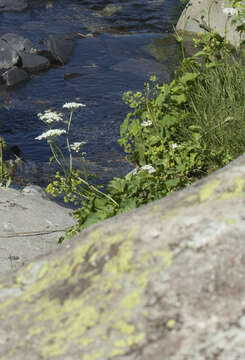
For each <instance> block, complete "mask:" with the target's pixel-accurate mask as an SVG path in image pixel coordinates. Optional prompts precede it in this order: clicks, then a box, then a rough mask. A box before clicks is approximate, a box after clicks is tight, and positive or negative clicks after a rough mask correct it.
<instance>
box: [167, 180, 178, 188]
mask: <svg viewBox="0 0 245 360" xmlns="http://www.w3.org/2000/svg"><path fill="white" fill-rule="evenodd" d="M179 182H180V180H179V178H175V179H170V180H167V181H165V183H166V185H167V186H168V187H170V188H172V187H175V186H177V185H178V184H179Z"/></svg>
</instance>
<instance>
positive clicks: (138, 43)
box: [0, 0, 180, 184]
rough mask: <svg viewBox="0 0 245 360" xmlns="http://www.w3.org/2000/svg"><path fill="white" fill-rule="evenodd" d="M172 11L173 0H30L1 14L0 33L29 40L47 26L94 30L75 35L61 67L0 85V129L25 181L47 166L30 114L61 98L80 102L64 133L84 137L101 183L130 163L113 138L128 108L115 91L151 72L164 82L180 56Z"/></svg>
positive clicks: (176, 8)
mask: <svg viewBox="0 0 245 360" xmlns="http://www.w3.org/2000/svg"><path fill="white" fill-rule="evenodd" d="M179 14H180V3H179V0H145V1H143V0H135V1H129V0H117V1H113V0H111V1H106V0H103V1H100V0H87V1H79V0H76V1H75V0H73V1H72V0H56V1H55V0H54V1H44V0H43V1H42V2H40V1H37V0H32V1H30V8H29V9H28V10H27V11H25V12H23V13H0V21H1V28H0V35H2V34H4V33H6V32H16V33H18V34H20V35H23V36H25V37H27V38H29V39H31V40H32V41H33V42H34V44H35V45H38V43H39V41H40V40H41V39H43V38H45V37H47V35H48V34H51V33H55V34H58V33H59V34H64V33H65V34H67V33H69V34H70V33H77V32H79V33H82V34H88V33H93V34H94V36H93V37H90V38H81V39H78V40H77V41H76V45H75V51H74V54H73V56H72V59H71V61H70V62H69V63H68V64H67V65H65V66H64V67H57V68H55V69H54V68H53V69H51V70H49V71H48V72H46V73H44V74H40V75H32V77H31V80H30V81H29V82H27V83H24V84H22V85H19V86H17V87H16V88H14V89H11V90H6V89H5V88H3V87H1V88H0V120H1V124H0V135H3V136H4V137H5V139H6V141H7V142H8V143H9V145H18V146H19V147H20V149H21V150H22V152H23V156H24V158H25V160H26V163H25V165H24V169H23V172H22V175H24V176H25V178H26V179H27V181H28V180H30V181H32V182H35V183H40V184H44V183H45V182H47V181H48V178H49V173H50V172H52V168H51V170H49V169H48V168H47V163H48V160H49V157H50V152H49V148H48V146H47V144H46V142H45V141H41V142H39V141H36V140H34V138H35V137H36V136H37V135H39V134H40V133H42V132H43V131H44V130H45V127H44V125H43V124H42V123H41V122H40V120H39V119H38V118H37V116H36V114H37V113H38V112H40V111H41V112H42V111H44V110H45V109H47V108H52V109H53V110H61V108H62V105H63V104H64V103H65V102H67V101H79V102H82V103H85V104H86V105H87V106H86V108H83V109H82V110H79V111H78V112H77V113H75V115H74V120H73V124H72V129H71V137H72V141H81V140H85V141H87V142H88V143H87V145H86V146H85V147H84V150H85V151H86V152H87V159H88V161H89V165H90V168H91V169H92V170H94V171H96V172H97V173H99V175H101V177H102V181H103V182H106V181H108V179H110V178H111V177H113V176H115V175H120V174H121V175H122V174H125V173H126V172H127V171H128V170H129V168H130V167H129V165H128V164H127V163H126V162H125V159H124V154H123V151H122V149H121V148H120V147H119V145H118V144H117V139H118V137H119V130H120V124H121V123H122V121H123V119H124V117H125V114H126V113H127V111H128V108H127V106H126V105H125V104H124V103H123V101H122V94H123V92H124V91H128V90H138V89H142V88H143V85H144V82H145V81H146V80H147V79H148V78H149V76H150V75H151V74H156V75H157V76H158V78H159V79H161V80H163V81H168V79H169V77H170V76H171V72H172V70H173V68H174V67H175V64H176V63H177V61H178V56H179V49H178V48H177V45H176V43H175V41H174V39H173V37H172V36H171V34H170V33H171V32H172V31H173V30H172V26H173V25H174V24H175V23H176V21H177V18H178V16H179ZM61 146H63V148H65V144H64V143H62V140H61Z"/></svg>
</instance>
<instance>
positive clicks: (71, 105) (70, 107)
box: [63, 102, 86, 110]
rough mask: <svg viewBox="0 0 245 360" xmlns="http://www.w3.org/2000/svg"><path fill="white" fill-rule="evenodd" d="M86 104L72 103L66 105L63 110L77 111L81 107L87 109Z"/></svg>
mask: <svg viewBox="0 0 245 360" xmlns="http://www.w3.org/2000/svg"><path fill="white" fill-rule="evenodd" d="M85 106H86V105H85V104H81V103H76V102H70V103H65V104H64V105H63V108H65V109H71V110H75V109H77V108H79V107H85Z"/></svg>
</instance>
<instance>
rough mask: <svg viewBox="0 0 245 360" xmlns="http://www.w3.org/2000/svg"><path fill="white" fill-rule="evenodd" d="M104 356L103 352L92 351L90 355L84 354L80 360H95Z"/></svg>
mask: <svg viewBox="0 0 245 360" xmlns="http://www.w3.org/2000/svg"><path fill="white" fill-rule="evenodd" d="M103 355H104V350H99V351H94V352H93V353H92V354H85V355H83V357H82V360H97V359H100V358H101V356H103Z"/></svg>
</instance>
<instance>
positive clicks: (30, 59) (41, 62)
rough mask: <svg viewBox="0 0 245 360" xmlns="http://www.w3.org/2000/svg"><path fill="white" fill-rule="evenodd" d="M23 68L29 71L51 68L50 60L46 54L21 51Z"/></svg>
mask: <svg viewBox="0 0 245 360" xmlns="http://www.w3.org/2000/svg"><path fill="white" fill-rule="evenodd" d="M20 57H21V61H22V68H23V69H24V70H26V71H28V72H39V71H43V70H47V69H49V68H50V62H49V60H48V59H47V58H45V57H44V56H40V55H36V54H28V53H25V52H23V53H21V55H20Z"/></svg>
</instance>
